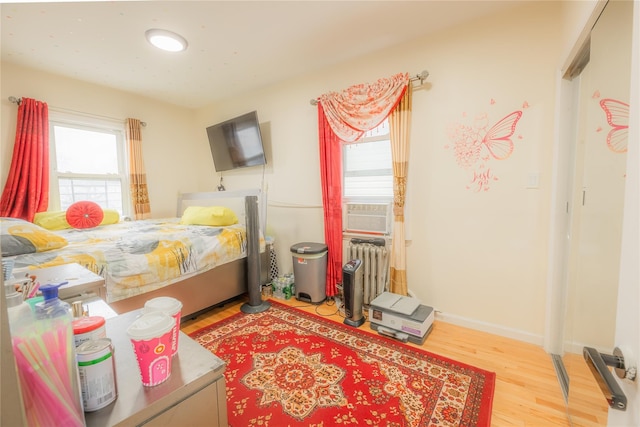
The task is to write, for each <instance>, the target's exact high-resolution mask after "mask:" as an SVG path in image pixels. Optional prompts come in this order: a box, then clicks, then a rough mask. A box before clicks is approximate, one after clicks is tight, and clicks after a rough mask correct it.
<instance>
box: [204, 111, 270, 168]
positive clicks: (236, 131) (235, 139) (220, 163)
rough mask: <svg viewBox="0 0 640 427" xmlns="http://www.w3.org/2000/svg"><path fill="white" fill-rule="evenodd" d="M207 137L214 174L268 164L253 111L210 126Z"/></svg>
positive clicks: (256, 118)
mask: <svg viewBox="0 0 640 427" xmlns="http://www.w3.org/2000/svg"><path fill="white" fill-rule="evenodd" d="M207 135H208V137H209V146H210V147H211V155H212V156H213V163H214V165H215V167H216V171H217V172H223V171H228V170H231V169H237V168H244V167H248V166H260V165H264V164H266V163H267V159H266V158H265V155H264V147H263V145H262V135H261V134H260V125H259V122H258V114H257V112H255V111H252V112H250V113H247V114H243V115H242V116H239V117H236V118H234V119H230V120H226V121H224V122H222V123H218V124H215V125H213V126H209V127H208V128H207Z"/></svg>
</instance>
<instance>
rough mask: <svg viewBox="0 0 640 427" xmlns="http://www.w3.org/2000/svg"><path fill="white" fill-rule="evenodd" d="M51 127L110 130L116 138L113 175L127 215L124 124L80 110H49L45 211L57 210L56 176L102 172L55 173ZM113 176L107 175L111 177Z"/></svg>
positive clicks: (129, 202) (127, 195)
mask: <svg viewBox="0 0 640 427" xmlns="http://www.w3.org/2000/svg"><path fill="white" fill-rule="evenodd" d="M54 126H64V127H71V128H77V129H83V130H90V131H96V132H106V133H112V134H114V135H115V137H116V146H117V151H118V152H117V156H118V170H119V171H120V173H119V174H118V175H116V177H117V178H118V179H119V180H120V183H121V185H122V190H121V191H122V213H121V214H122V216H123V217H128V216H130V215H131V211H132V209H131V197H130V190H129V170H128V161H127V142H126V137H125V133H126V131H125V125H124V123H122V122H119V121H117V120H109V119H103V118H96V117H91V116H90V115H83V114H81V113H77V114H74V113H67V112H59V111H52V110H50V112H49V166H50V171H49V211H56V210H61V204H60V191H59V179H64V178H88V179H95V178H104V175H103V174H98V175H94V174H75V173H74V174H66V173H59V172H58V170H57V165H56V144H55V132H54ZM112 177H113V176H110V178H112Z"/></svg>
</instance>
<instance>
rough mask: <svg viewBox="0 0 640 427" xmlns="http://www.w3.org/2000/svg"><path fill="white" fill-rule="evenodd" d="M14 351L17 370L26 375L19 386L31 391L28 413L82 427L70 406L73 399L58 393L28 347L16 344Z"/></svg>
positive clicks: (22, 343) (78, 415) (73, 408)
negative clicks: (30, 405)
mask: <svg viewBox="0 0 640 427" xmlns="http://www.w3.org/2000/svg"><path fill="white" fill-rule="evenodd" d="M14 349H17V350H18V351H16V352H15V353H16V365H17V366H18V369H19V370H20V371H21V372H23V373H25V374H27V378H25V379H27V381H26V382H25V383H23V384H21V385H22V386H23V388H24V387H25V386H26V388H27V389H30V390H31V392H32V393H33V394H31V395H30V397H31V399H33V400H35V402H34V403H35V404H34V405H33V406H32V408H31V409H32V411H28V412H36V414H34V415H36V416H37V418H40V419H44V420H47V419H48V420H49V421H52V420H53V419H56V420H57V421H58V423H59V422H62V421H68V422H69V425H77V426H82V425H83V424H84V422H83V420H82V418H81V417H80V414H79V413H78V408H75V407H74V406H73V405H72V402H73V399H70V398H69V397H70V396H68V394H67V393H60V392H61V390H60V388H59V386H56V385H55V384H54V381H53V379H52V378H51V377H50V372H46V369H43V366H42V365H41V364H40V363H38V360H36V359H34V358H33V355H32V354H31V352H30V351H29V345H28V344H27V343H26V342H24V341H22V342H17V343H15V344H14ZM54 416H55V418H53V417H54Z"/></svg>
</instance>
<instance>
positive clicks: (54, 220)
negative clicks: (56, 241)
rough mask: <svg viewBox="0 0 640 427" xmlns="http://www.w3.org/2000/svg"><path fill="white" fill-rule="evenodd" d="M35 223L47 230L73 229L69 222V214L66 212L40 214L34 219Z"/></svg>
mask: <svg viewBox="0 0 640 427" xmlns="http://www.w3.org/2000/svg"><path fill="white" fill-rule="evenodd" d="M33 223H34V224H36V225H39V226H40V227H43V228H46V229H47V230H64V229H66V228H71V226H70V225H69V223H68V222H67V213H66V212H65V211H56V212H38V213H37V214H36V215H35V216H34V217H33Z"/></svg>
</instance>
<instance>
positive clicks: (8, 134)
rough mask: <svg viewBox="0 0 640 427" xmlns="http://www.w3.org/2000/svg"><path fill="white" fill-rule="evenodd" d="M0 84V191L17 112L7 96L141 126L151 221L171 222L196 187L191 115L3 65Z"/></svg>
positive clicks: (196, 142) (66, 80)
mask: <svg viewBox="0 0 640 427" xmlns="http://www.w3.org/2000/svg"><path fill="white" fill-rule="evenodd" d="M1 83H2V84H1V89H0V101H1V108H2V128H1V134H0V138H1V142H0V170H1V171H2V173H1V183H2V188H4V183H5V182H6V179H7V175H8V173H9V165H10V164H11V156H12V153H13V143H14V139H15V128H16V115H17V108H18V107H17V105H15V104H12V103H10V102H9V101H8V98H9V96H15V97H17V98H20V97H26V98H34V99H37V100H40V101H44V102H46V103H47V104H48V105H49V109H50V110H54V109H64V110H72V111H79V112H83V113H88V114H92V115H96V116H104V117H108V118H114V119H120V120H122V122H123V123H124V120H125V119H126V118H128V117H133V118H138V119H140V120H142V121H144V122H146V123H147V126H146V127H145V128H143V131H142V142H143V148H144V162H145V167H146V169H147V179H148V185H149V197H150V201H151V211H152V214H153V216H154V217H156V218H158V217H167V216H175V213H176V195H177V194H178V192H179V191H195V190H194V188H197V187H199V186H200V185H201V183H199V182H197V181H196V177H195V175H194V174H193V172H192V165H193V164H194V162H195V161H196V160H197V157H194V153H193V151H194V148H193V146H194V145H197V144H198V143H199V140H198V138H197V137H196V135H198V134H199V133H202V132H204V130H202V129H200V128H197V127H196V126H194V122H193V116H194V115H193V112H192V111H190V110H187V109H185V108H182V107H176V106H173V105H171V104H163V103H161V102H158V101H155V100H151V99H148V98H143V97H140V96H137V95H133V94H130V93H126V92H121V91H117V90H114V89H111V88H106V87H103V86H98V85H94V84H89V83H84V82H80V81H77V80H73V79H69V78H65V77H60V76H56V75H51V74H47V73H42V72H39V71H35V70H32V69H27V68H23V67H19V66H16V65H13V64H8V63H3V64H2V80H1ZM208 155H209V156H210V154H208ZM212 182H213V181H212ZM202 185H204V184H202ZM210 185H212V184H210ZM211 188H213V187H210V189H211Z"/></svg>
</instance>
